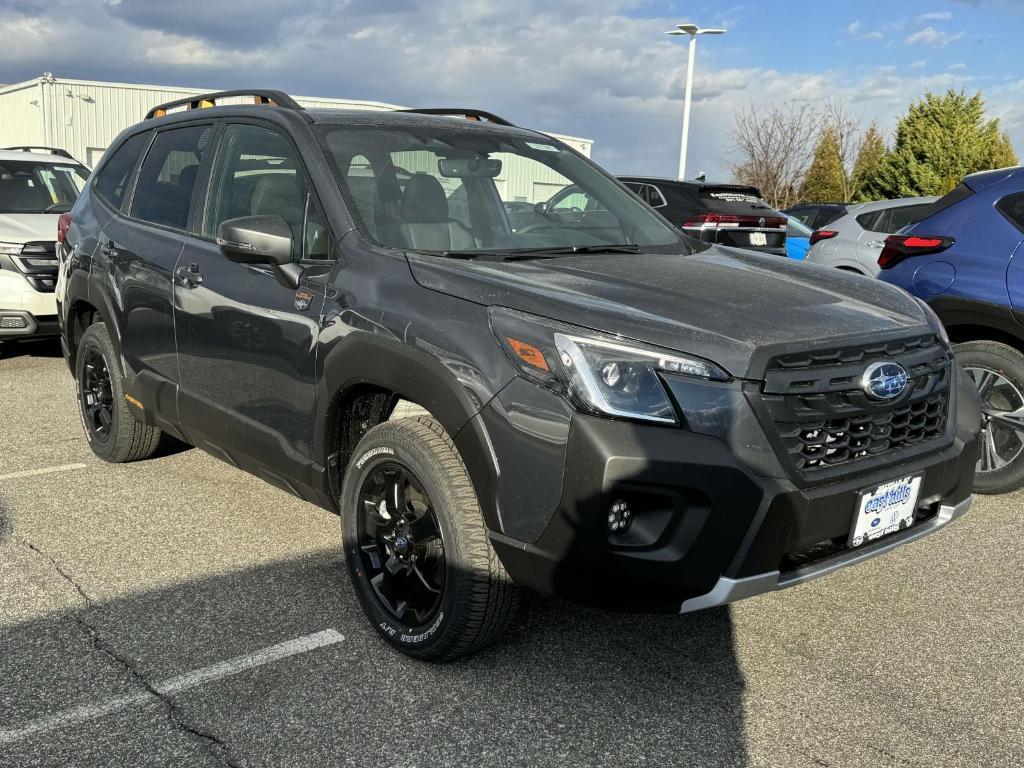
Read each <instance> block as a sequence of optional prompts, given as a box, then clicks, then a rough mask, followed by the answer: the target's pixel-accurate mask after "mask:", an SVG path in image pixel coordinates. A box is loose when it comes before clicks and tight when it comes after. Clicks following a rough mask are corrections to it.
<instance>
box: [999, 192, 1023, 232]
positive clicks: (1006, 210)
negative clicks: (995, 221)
mask: <svg viewBox="0 0 1024 768" xmlns="http://www.w3.org/2000/svg"><path fill="white" fill-rule="evenodd" d="M996 209H997V210H998V211H999V212H1000V213H1001V214H1003V216H1005V217H1006V218H1007V219H1008V220H1009V221H1010V223H1011V224H1013V226H1015V227H1016V228H1017V229H1019V230H1021V231H1022V232H1024V192H1017V193H1016V194H1013V195H1007V196H1006V197H1004V198H1003V199H1002V200H1000V201H999V202H998V203H996Z"/></svg>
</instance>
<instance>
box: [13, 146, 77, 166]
mask: <svg viewBox="0 0 1024 768" xmlns="http://www.w3.org/2000/svg"><path fill="white" fill-rule="evenodd" d="M37 149H41V150H43V151H44V152H49V153H50V154H51V155H57V156H58V157H66V158H67V159H68V160H74V159H75V158H73V157H72V156H71V153H70V152H68V151H67V150H66V149H59V148H57V147H44V146H37V147H0V150H4V151H11V152H34V151H36V150H37ZM75 162H77V160H76V161H75Z"/></svg>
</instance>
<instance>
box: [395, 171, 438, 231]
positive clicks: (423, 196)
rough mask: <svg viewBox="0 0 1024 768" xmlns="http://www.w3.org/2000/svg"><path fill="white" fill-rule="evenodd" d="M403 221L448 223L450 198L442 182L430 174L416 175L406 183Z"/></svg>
mask: <svg viewBox="0 0 1024 768" xmlns="http://www.w3.org/2000/svg"><path fill="white" fill-rule="evenodd" d="M402 220H403V221H406V222H410V223H413V222H418V223H423V224H433V223H441V222H445V221H448V198H447V197H446V196H445V194H444V187H442V186H441V182H439V181H438V180H437V179H435V178H434V177H433V176H431V175H430V174H429V173H416V174H413V176H412V177H411V178H410V179H409V181H407V182H406V183H405V192H404V193H403V194H402Z"/></svg>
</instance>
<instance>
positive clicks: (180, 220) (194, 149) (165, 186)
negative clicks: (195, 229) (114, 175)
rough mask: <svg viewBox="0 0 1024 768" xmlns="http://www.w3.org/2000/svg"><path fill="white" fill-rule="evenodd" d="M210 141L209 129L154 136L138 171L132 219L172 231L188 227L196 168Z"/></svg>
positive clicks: (200, 127)
mask: <svg viewBox="0 0 1024 768" xmlns="http://www.w3.org/2000/svg"><path fill="white" fill-rule="evenodd" d="M212 137H213V126H211V125H190V126H187V127H185V128H173V129H170V130H166V131H160V132H159V133H157V135H156V138H155V139H154V140H153V146H152V147H150V150H149V152H148V153H147V154H146V159H145V160H144V161H143V162H142V168H141V170H140V171H139V181H138V184H137V185H136V187H135V193H134V194H133V195H132V208H131V216H132V218H135V219H141V220H142V221H148V222H150V223H151V224H160V225H162V226H165V227H173V228H174V229H185V228H186V227H187V226H188V221H189V211H191V209H192V198H193V196H194V194H195V190H196V180H197V179H198V176H199V168H200V166H201V165H202V162H203V158H204V156H205V154H206V151H207V149H209V147H210V144H211V139H212Z"/></svg>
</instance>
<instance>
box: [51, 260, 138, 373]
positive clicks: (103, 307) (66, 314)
mask: <svg viewBox="0 0 1024 768" xmlns="http://www.w3.org/2000/svg"><path fill="white" fill-rule="evenodd" d="M79 303H85V304H88V305H89V306H90V307H92V308H93V309H95V310H96V313H97V314H98V315H99V317H100V320H101V321H102V322H103V323H104V324H105V325H106V326H107V330H108V331H109V332H110V341H111V343H112V344H113V345H114V350H115V351H116V352H117V362H118V365H119V366H120V367H121V375H122V376H124V375H125V365H124V358H123V357H122V355H121V329H120V325H119V324H118V314H117V312H116V311H115V310H114V303H113V300H112V299H111V298H110V295H109V294H108V293H107V291H106V290H104V289H103V288H100V287H99V286H97V285H96V283H95V281H94V280H92V279H90V275H89V273H88V272H85V271H82V270H77V271H75V272H74V273H72V274H71V275H70V276H69V277H68V285H67V288H66V289H65V292H64V299H63V302H62V305H63V306H62V310H63V326H64V327H63V333H64V336H65V338H64V341H65V343H66V344H67V347H68V352H69V355H70V358H69V360H68V363H69V364H70V365H72V369H73V365H74V356H75V352H76V349H75V345H73V344H72V327H71V321H72V317H73V312H72V311H73V309H74V308H75V306H76V305H77V304H79Z"/></svg>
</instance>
